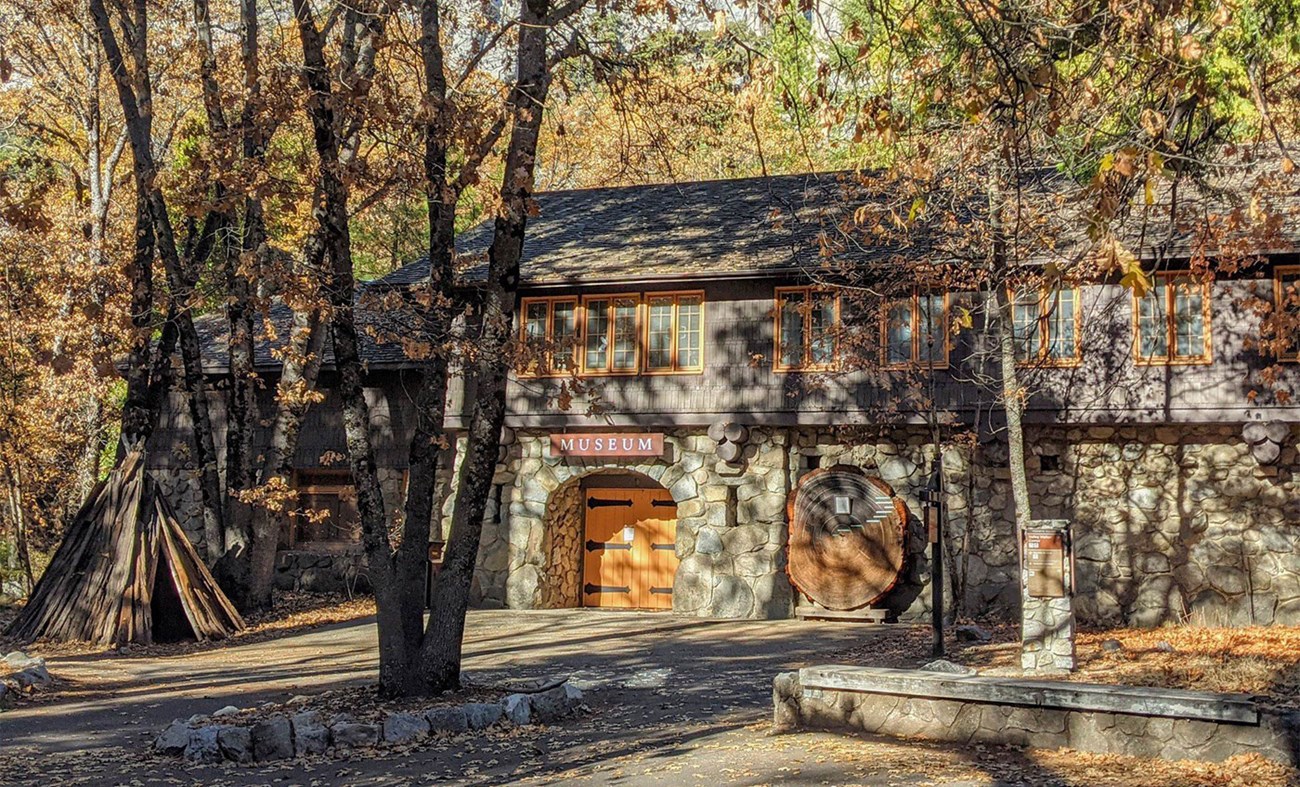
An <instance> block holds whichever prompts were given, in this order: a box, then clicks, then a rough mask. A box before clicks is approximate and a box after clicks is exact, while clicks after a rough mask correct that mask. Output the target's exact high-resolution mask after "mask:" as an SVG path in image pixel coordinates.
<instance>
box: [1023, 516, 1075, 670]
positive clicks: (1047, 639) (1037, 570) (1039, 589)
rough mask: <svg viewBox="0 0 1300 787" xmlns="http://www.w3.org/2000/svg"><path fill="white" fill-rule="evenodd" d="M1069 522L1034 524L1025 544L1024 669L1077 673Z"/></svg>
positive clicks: (1053, 520) (1025, 536)
mask: <svg viewBox="0 0 1300 787" xmlns="http://www.w3.org/2000/svg"><path fill="white" fill-rule="evenodd" d="M1070 555H1071V546H1070V523H1069V522H1068V521H1066V520H1064V519H1044V520H1037V521H1035V522H1034V523H1033V524H1032V526H1031V527H1030V529H1029V530H1028V532H1026V533H1025V534H1024V538H1023V540H1022V541H1021V560H1020V566H1021V572H1020V575H1021V576H1020V603H1021V624H1020V667H1021V669H1023V670H1025V671H1027V672H1070V671H1073V670H1074V598H1073V596H1074V576H1073V570H1072V569H1073V560H1071V557H1070Z"/></svg>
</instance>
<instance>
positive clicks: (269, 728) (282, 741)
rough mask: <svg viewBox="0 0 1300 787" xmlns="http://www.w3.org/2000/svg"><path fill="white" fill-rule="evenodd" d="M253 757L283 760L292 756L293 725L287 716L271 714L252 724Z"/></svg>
mask: <svg viewBox="0 0 1300 787" xmlns="http://www.w3.org/2000/svg"><path fill="white" fill-rule="evenodd" d="M252 734H253V757H254V759H257V760H283V759H287V758H289V757H292V756H293V725H292V724H290V723H289V719H288V717H285V716H272V717H270V718H268V719H266V720H264V721H259V722H258V723H257V724H254V725H253V730H252Z"/></svg>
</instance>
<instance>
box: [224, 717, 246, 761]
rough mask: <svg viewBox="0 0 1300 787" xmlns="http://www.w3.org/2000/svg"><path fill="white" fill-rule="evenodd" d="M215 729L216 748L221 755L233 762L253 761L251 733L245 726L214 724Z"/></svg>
mask: <svg viewBox="0 0 1300 787" xmlns="http://www.w3.org/2000/svg"><path fill="white" fill-rule="evenodd" d="M215 729H216V731H217V748H219V749H220V750H221V756H222V757H223V758H225V759H227V760H231V761H233V762H252V761H253V733H252V731H251V730H249V729H248V728H247V727H240V726H238V725H236V724H218V725H215Z"/></svg>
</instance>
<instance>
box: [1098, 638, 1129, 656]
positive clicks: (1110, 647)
mask: <svg viewBox="0 0 1300 787" xmlns="http://www.w3.org/2000/svg"><path fill="white" fill-rule="evenodd" d="M1101 649H1102V650H1105V651H1109V652H1111V653H1116V652H1118V651H1121V650H1123V649H1124V643H1122V642H1120V641H1119V640H1117V639H1106V640H1102V642H1101Z"/></svg>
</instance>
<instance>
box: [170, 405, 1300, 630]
mask: <svg viewBox="0 0 1300 787" xmlns="http://www.w3.org/2000/svg"><path fill="white" fill-rule="evenodd" d="M547 434H548V433H546V432H542V431H520V432H519V433H518V434H517V435H516V434H512V435H510V436H509V440H510V445H508V446H507V447H506V448H505V449H504V450H503V460H502V462H501V464H500V465H499V467H498V471H497V475H496V478H495V484H496V485H497V486H496V488H495V490H494V497H493V499H492V500H490V501H489V504H488V514H487V521H486V522H485V524H484V531H483V541H482V546H481V548H480V552H479V558H478V571H477V573H476V576H475V582H474V590H473V598H474V601H475V603H478V604H482V605H484V606H509V607H512V608H520V609H526V608H538V607H556V606H567V605H573V604H576V603H578V597H577V592H578V589H577V583H576V582H575V581H573V579H572V578H573V576H574V571H575V569H576V561H579V560H580V559H581V557H580V552H577V553H576V555H575V553H574V552H572V551H570V546H569V545H570V544H571V543H576V541H575V540H580V539H581V532H580V530H581V525H580V519H581V517H580V516H575V515H573V512H572V511H571V510H569V509H568V508H566V506H569V505H570V504H571V501H570V502H566V501H565V499H564V498H563V496H562V497H561V498H558V499H553V494H554V493H555V492H556V490H560V489H561V488H562V487H563V488H564V489H573V490H576V489H577V486H576V485H577V484H578V483H579V481H578V479H581V478H583V477H585V476H587V475H590V474H593V473H597V472H630V473H638V474H640V475H643V476H645V477H647V478H650V479H653V480H654V481H656V482H658V483H660V484H662V485H663V487H664V488H666V489H668V490H669V491H670V492H671V494H672V496H673V499H674V500H675V501H676V502H677V504H678V538H677V556H678V558H679V559H680V561H681V564H680V567H679V569H678V572H677V579H676V582H675V583H674V594H673V595H674V599H673V603H674V610H675V611H677V612H679V613H682V614H689V615H700V616H710V617H785V616H788V615H789V614H791V611H792V608H793V595H794V594H793V591H792V589H791V588H790V585H789V582H788V580H787V579H786V575H785V542H786V537H787V523H786V512H785V506H786V501H787V495H788V493H789V490H790V489H791V488H792V487H793V486H794V485H797V483H798V480H799V478H801V477H802V476H803V474H805V473H807V472H808V471H810V470H812V469H816V468H819V467H830V466H833V465H836V464H841V463H842V464H848V465H852V466H855V467H860V468H862V469H863V470H864V471H865V472H866V473H867V474H869V475H872V476H875V477H878V478H880V479H882V480H884V481H885V482H886V483H888V484H889V485H890V486H892V487H893V489H894V491H895V494H897V495H898V496H899V497H900V498H901V499H902V500H903V501H904V502H905V503H906V505H907V508H908V511H909V517H908V523H907V532H908V542H907V559H906V561H905V563H904V569H903V576H902V577H901V578H900V581H899V584H898V585H897V586H896V587H895V588H894V590H892V591H890V593H889V594H888V595H887V596H886V597H885V598H884V599H882V601H881V605H883V606H886V607H888V608H889V609H890V610H891V612H892V613H893V614H894V615H895V616H896V617H898V618H899V619H902V620H917V619H923V618H924V617H925V616H927V615H928V614H929V604H930V598H931V596H930V588H929V581H930V565H929V560H928V556H927V545H926V542H925V533H924V530H923V528H922V527H921V523H920V521H919V519H918V513H919V512H920V511H921V505H920V500H919V493H920V491H921V489H922V488H923V487H924V485H925V483H926V480H927V474H926V468H927V467H928V466H929V460H930V453H931V450H932V449H930V447H929V442H930V439H929V432H928V430H927V429H925V428H923V427H907V428H897V429H872V430H866V429H863V428H840V429H833V428H828V427H823V428H817V427H799V428H768V427H751V429H750V437H749V440H748V441H747V443H746V447H745V450H744V456H743V462H742V463H740V464H738V465H731V464H728V463H726V462H722V461H721V460H719V459H718V457H717V455H716V453H715V448H716V443H715V442H714V441H712V440H710V439H709V438H708V436H707V435H706V434H704V430H702V429H698V430H697V429H689V430H688V429H679V430H672V431H670V432H668V433H667V437H666V442H667V445H668V456H667V457H666V458H662V459H654V460H645V461H629V462H613V463H609V462H604V461H596V460H585V461H584V460H560V459H555V458H551V457H549V456H547V455H546V448H545V447H546V440H547ZM1285 445H1286V447H1285V448H1284V449H1283V451H1282V455H1281V457H1280V458H1279V460H1278V461H1277V462H1276V463H1275V464H1273V465H1269V466H1262V465H1260V464H1259V463H1258V462H1257V461H1256V460H1255V459H1254V458H1253V456H1252V455H1251V453H1250V451H1249V450H1248V449H1247V446H1246V444H1245V442H1244V440H1243V439H1242V436H1241V428H1240V426H1239V425H1238V426H1230V425H1224V426H1215V425H1210V426H1193V425H1188V426H1179V427H1173V426H1137V425H1131V426H1091V427H1084V426H1077V427H1063V426H1052V427H1043V426H1030V427H1029V428H1028V430H1027V450H1028V454H1029V457H1028V468H1027V472H1028V476H1029V482H1030V491H1031V498H1032V501H1033V505H1034V511H1033V516H1034V518H1036V519H1065V520H1069V521H1070V522H1071V523H1072V527H1073V535H1074V545H1075V556H1076V566H1075V568H1076V578H1077V594H1076V598H1075V610H1076V614H1077V616H1078V619H1079V622H1080V623H1082V624H1085V625H1118V624H1126V625H1142V626H1150V625H1159V624H1161V623H1166V622H1178V621H1183V620H1191V621H1195V622H1202V623H1209V624H1227V625H1246V624H1251V623H1257V624H1268V623H1273V622H1278V623H1300V478H1297V475H1296V470H1297V469H1298V468H1300V463H1298V460H1297V456H1296V449H1295V431H1294V429H1293V432H1292V436H1291V439H1290V440H1288V441H1287V442H1286V443H1285ZM463 446H464V441H463V440H462V441H460V443H459V445H458V449H461V450H458V455H463ZM944 469H945V484H946V489H947V492H948V495H947V501H948V520H947V526H946V543H945V545H944V546H945V556H946V559H947V572H946V576H947V578H948V589H949V593H950V601H949V603H950V604H951V605H953V606H954V608H955V609H956V610H957V611H958V613H959V614H962V615H967V616H972V615H973V616H984V617H989V618H994V619H1003V620H1017V619H1018V618H1019V590H1018V588H1019V579H1018V575H1019V557H1018V547H1017V544H1016V539H1015V526H1014V517H1013V516H1012V508H1011V507H1012V504H1011V489H1010V471H1009V469H1008V467H1007V449H1006V444H1005V443H1003V442H999V441H998V440H990V441H986V442H974V441H970V442H966V441H954V444H953V445H952V446H950V447H949V448H947V449H945V453H944ZM154 472H155V475H156V476H157V477H158V479H159V481H160V482H161V483H162V484H163V486H164V488H165V489H167V490H169V492H170V496H171V500H172V502H173V504H174V505H175V506H176V508H177V514H178V517H179V518H180V520H181V523H182V525H183V526H184V527H185V528H186V531H187V533H188V534H189V535H190V537H191V539H192V540H193V541H194V542H195V543H196V544H197V545H198V546H199V547H200V549H202V541H203V534H202V526H201V521H202V520H201V517H200V516H199V502H198V488H197V481H196V480H195V479H194V478H192V477H191V476H192V473H190V472H188V471H186V470H183V469H165V470H155V471H154ZM569 482H572V484H571V485H568V486H566V484H569ZM383 483H384V488H385V496H386V498H387V500H388V504H389V508H390V512H391V516H393V517H395V518H396V517H398V516H400V511H401V505H402V502H403V501H402V493H403V489H402V473H401V471H400V470H398V469H393V468H387V469H385V470H384V478H383ZM562 494H568V493H562ZM450 506H451V503H450V501H449V502H448V505H447V507H446V508H445V509H444V513H445V514H447V516H445V517H444V523H445V524H449V520H450V516H449V514H450ZM295 565H302V564H301V563H293V564H292V565H291V564H289V563H286V567H285V570H286V572H289V573H292V572H294V571H298V570H299V569H297V568H294V567H293V566H295ZM310 568H312V569H313V570H314V569H317V568H320V566H311V567H310ZM285 583H290V582H289V580H287V579H286V580H285ZM290 584H294V585H295V586H297V581H296V580H294V581H293V583H290Z"/></svg>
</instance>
